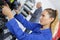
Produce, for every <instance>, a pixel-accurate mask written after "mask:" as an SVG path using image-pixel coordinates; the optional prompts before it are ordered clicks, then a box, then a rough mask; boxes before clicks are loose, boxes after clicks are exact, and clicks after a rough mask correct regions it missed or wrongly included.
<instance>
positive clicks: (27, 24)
mask: <svg viewBox="0 0 60 40" xmlns="http://www.w3.org/2000/svg"><path fill="white" fill-rule="evenodd" d="M14 17H15V18H16V19H17V20H18V21H19V22H20V23H22V24H23V26H24V27H26V28H27V29H30V30H33V29H34V28H36V27H37V26H41V25H40V24H38V23H32V22H29V21H27V20H26V19H25V18H24V17H23V15H22V14H16V15H15V16H14Z"/></svg>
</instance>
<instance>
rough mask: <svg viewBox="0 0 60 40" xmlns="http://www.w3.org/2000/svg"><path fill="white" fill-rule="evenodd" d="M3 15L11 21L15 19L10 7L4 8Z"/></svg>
mask: <svg viewBox="0 0 60 40" xmlns="http://www.w3.org/2000/svg"><path fill="white" fill-rule="evenodd" d="M2 13H3V14H4V15H5V16H7V17H8V18H9V19H12V18H13V14H12V11H11V9H10V8H9V7H8V6H3V8H2Z"/></svg>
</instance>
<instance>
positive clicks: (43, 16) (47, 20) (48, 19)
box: [40, 10, 53, 25]
mask: <svg viewBox="0 0 60 40" xmlns="http://www.w3.org/2000/svg"><path fill="white" fill-rule="evenodd" d="M52 21H53V18H51V17H50V15H49V13H48V12H47V11H46V10H44V11H43V12H42V13H41V16H40V23H41V25H47V24H50V23H51V22H52Z"/></svg>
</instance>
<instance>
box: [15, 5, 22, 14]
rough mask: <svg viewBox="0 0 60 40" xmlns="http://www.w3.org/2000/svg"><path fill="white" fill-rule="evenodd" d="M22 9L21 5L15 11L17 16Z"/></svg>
mask: <svg viewBox="0 0 60 40" xmlns="http://www.w3.org/2000/svg"><path fill="white" fill-rule="evenodd" d="M20 9H21V5H19V6H18V8H17V10H16V9H14V11H15V12H16V14H19V12H20Z"/></svg>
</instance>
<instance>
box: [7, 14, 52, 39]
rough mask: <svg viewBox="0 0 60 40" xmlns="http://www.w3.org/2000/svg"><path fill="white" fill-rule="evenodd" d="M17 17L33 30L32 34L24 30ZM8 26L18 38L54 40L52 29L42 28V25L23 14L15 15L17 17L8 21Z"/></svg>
mask: <svg viewBox="0 0 60 40" xmlns="http://www.w3.org/2000/svg"><path fill="white" fill-rule="evenodd" d="M15 19H17V20H18V21H19V22H21V24H23V26H24V27H26V28H27V29H30V30H32V31H33V32H32V33H31V34H28V33H25V32H23V31H22V30H21V29H20V27H19V26H18V23H17V22H16V20H15ZM6 26H7V28H8V29H9V30H10V32H11V33H12V34H13V35H15V36H16V38H17V39H18V40H52V33H51V30H50V29H44V30H40V28H41V27H42V25H40V24H37V23H31V22H29V21H27V20H26V19H25V18H24V17H23V15H21V14H18V15H15V18H13V19H11V20H10V21H8V22H7V24H6Z"/></svg>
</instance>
